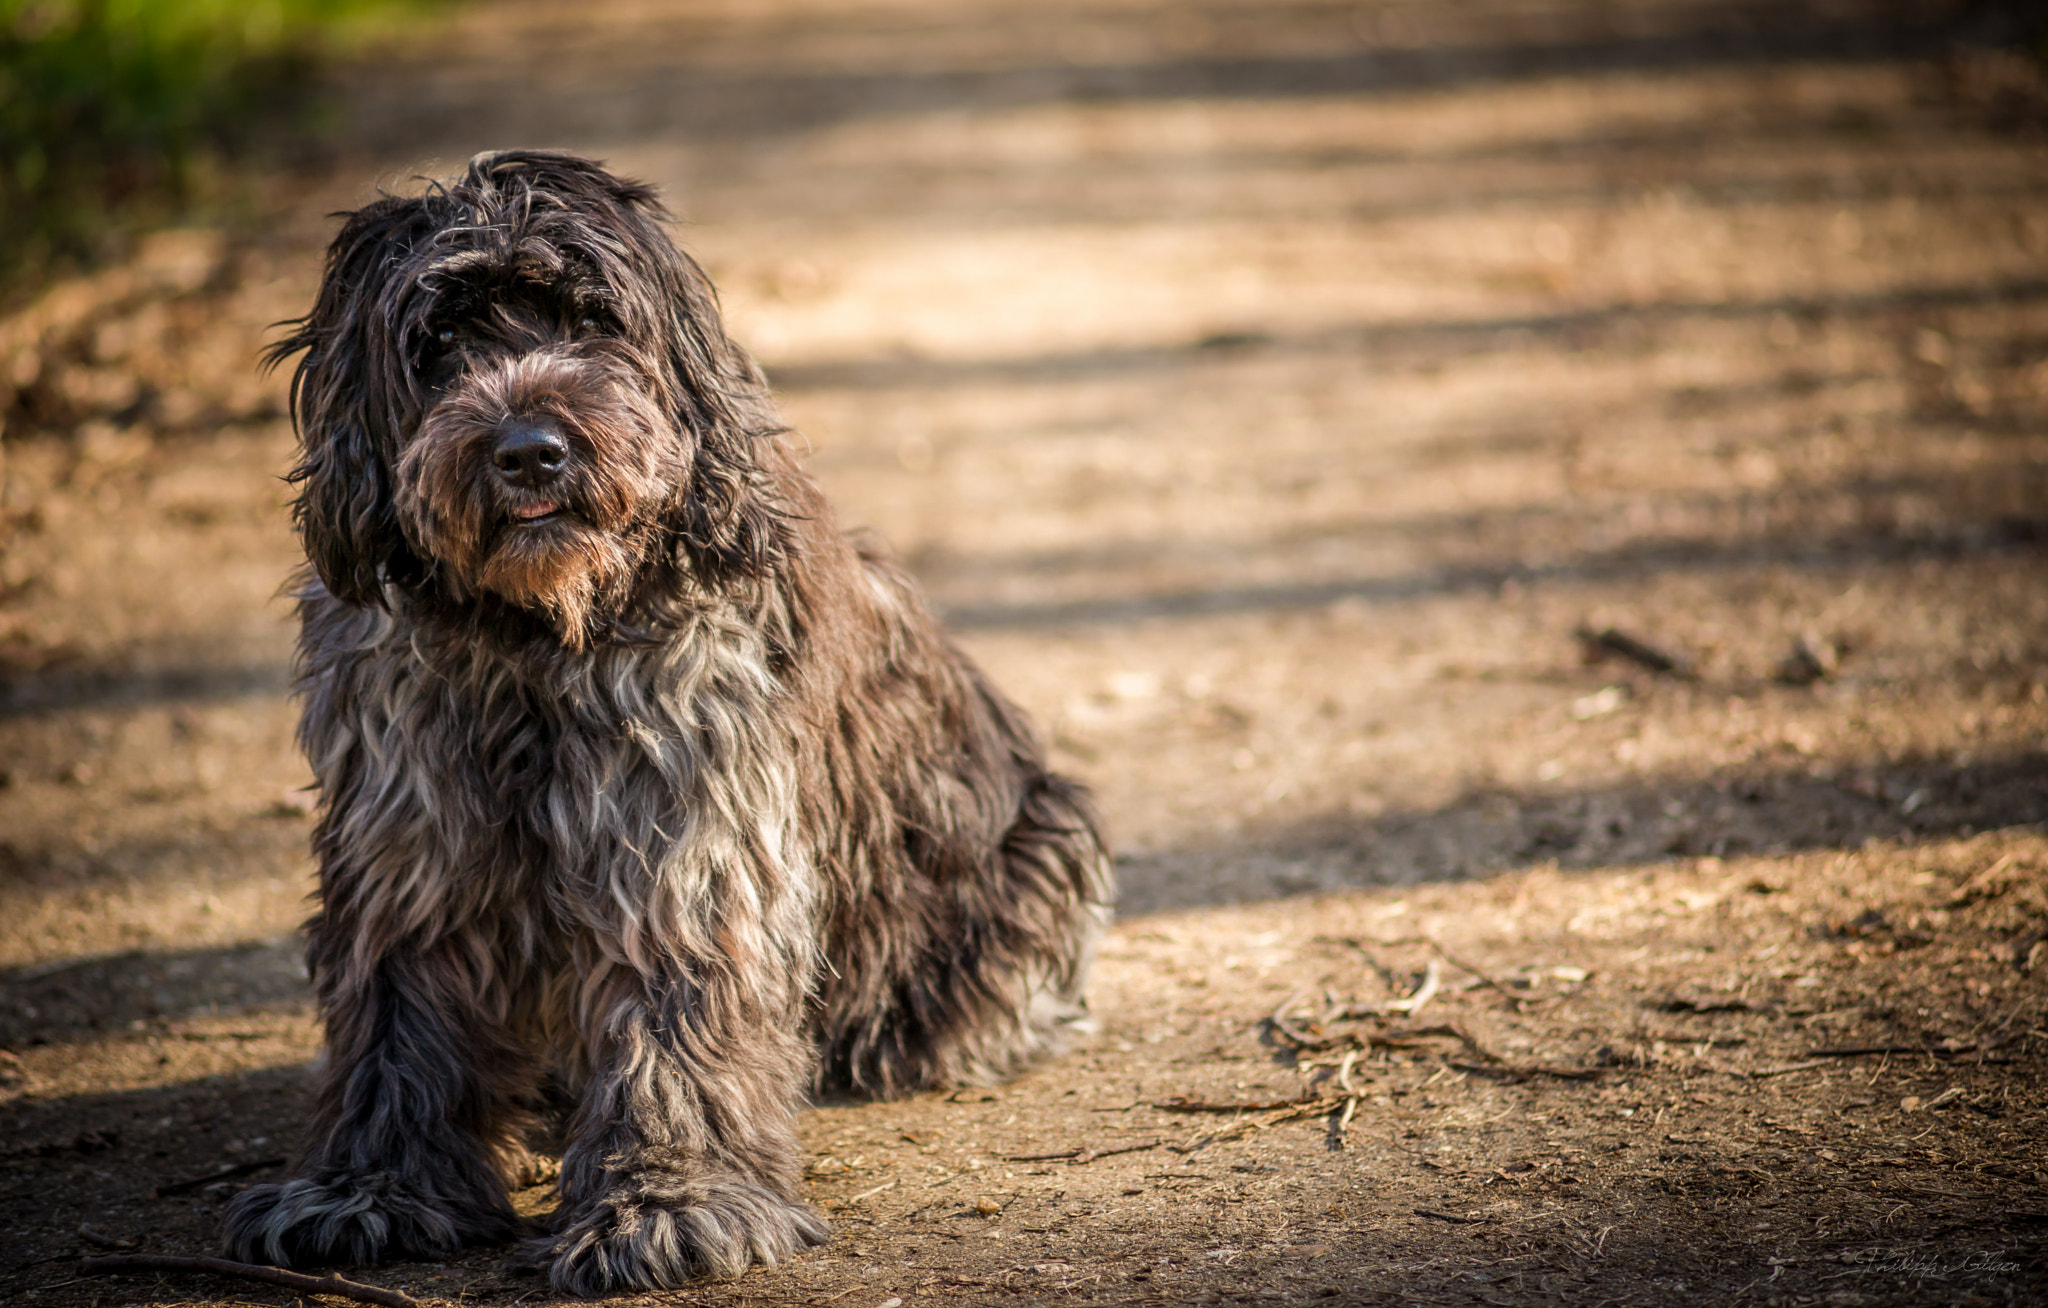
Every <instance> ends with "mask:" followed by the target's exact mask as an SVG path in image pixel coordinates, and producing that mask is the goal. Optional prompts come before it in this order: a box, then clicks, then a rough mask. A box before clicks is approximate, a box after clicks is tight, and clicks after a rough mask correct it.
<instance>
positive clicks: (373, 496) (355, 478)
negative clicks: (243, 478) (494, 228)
mask: <svg viewBox="0 0 2048 1308" xmlns="http://www.w3.org/2000/svg"><path fill="white" fill-rule="evenodd" d="M431 228H432V220H431V217H430V215H429V213H428V211H427V202H426V201H423V200H415V199H396V198H392V199H385V200H380V201H378V202H377V203H375V204H371V205H369V206H367V207H365V208H362V209H359V210H357V211H356V212H355V213H353V214H351V215H349V219H348V221H347V223H345V224H344V225H343V227H342V229H341V234H340V235H339V236H337V237H335V239H334V244H333V245H331V246H329V247H328V251H327V266H326V271H325V275H324V276H323V277H322V279H321V283H320V295H319V298H318V299H317V300H316V301H315V302H314V305H313V311H312V312H311V313H309V314H307V315H306V316H305V317H304V318H301V319H298V320H297V321H296V322H294V323H293V324H291V325H292V326H293V328H294V330H293V332H292V334H291V335H290V336H288V337H286V338H285V339H284V340H282V341H279V342H278V343H277V344H276V345H273V346H271V347H270V349H269V350H267V351H266V352H265V355H264V361H265V362H266V363H267V364H268V365H270V366H273V367H274V366H276V365H277V364H279V363H281V362H283V361H284V360H286V359H288V358H290V357H291V356H292V355H294V354H297V353H299V352H300V351H304V352H305V357H304V358H302V359H300V360H299V366H298V370H297V371H296V372H295V373H294V374H293V375H292V393H291V408H292V423H293V425H294V426H295V427H296V428H297V429H298V433H299V460H298V463H297V465H296V466H295V467H293V469H292V471H291V473H290V474H289V479H290V480H291V481H293V482H294V483H296V484H297V485H298V487H299V494H298V498H297V499H296V500H294V501H293V503H292V518H293V521H294V522H295V523H296V524H297V526H298V529H299V535H300V536H301V537H302V538H303V540H304V542H305V547H306V557H307V558H308V559H309V560H310V561H311V562H312V564H313V568H314V570H315V571H316V572H318V573H319V574H320V580H321V581H322V582H323V583H325V585H326V587H327V589H328V591H329V592H330V593H332V594H333V595H334V596H335V597H336V598H338V599H342V600H346V601H348V602H350V603H352V604H370V605H376V606H379V607H382V606H383V605H384V604H385V598H384V581H385V579H386V578H387V577H388V578H391V579H393V580H410V579H413V578H414V577H415V576H416V575H417V574H418V573H419V571H420V569H421V564H420V562H419V560H418V558H417V557H416V556H415V555H414V554H413V553H412V551H411V550H410V548H408V546H407V545H406V541H405V536H404V533H403V532H402V531H401V529H400V527H399V523H398V513H397V506H396V504H395V502H394V500H393V496H392V484H391V474H390V470H389V462H388V459H387V458H386V454H387V452H388V451H389V450H390V448H391V446H390V443H389V439H388V438H389V434H390V428H391V426H392V424H393V423H394V422H395V421H397V420H398V415H397V414H396V413H395V412H394V411H393V409H392V403H393V401H394V400H396V399H399V398H401V397H405V396H407V395H408V393H409V387H408V385H407V383H406V381H405V366H404V361H403V360H402V359H398V358H396V357H389V356H390V355H391V346H390V345H389V341H390V340H391V337H392V332H391V326H392V324H391V323H389V322H386V321H384V319H385V318H386V317H387V316H389V315H391V314H392V313H393V312H394V306H393V304H392V303H391V297H390V296H389V295H388V294H387V289H388V286H389V284H390V282H391V280H392V279H393V278H394V277H398V276H402V275H404V274H403V266H404V265H405V264H406V262H407V256H408V255H409V254H410V253H411V252H412V250H413V249H414V248H415V247H416V245H417V242H418V240H419V239H422V238H423V237H424V236H425V235H426V234H427V233H428V232H429V231H431Z"/></svg>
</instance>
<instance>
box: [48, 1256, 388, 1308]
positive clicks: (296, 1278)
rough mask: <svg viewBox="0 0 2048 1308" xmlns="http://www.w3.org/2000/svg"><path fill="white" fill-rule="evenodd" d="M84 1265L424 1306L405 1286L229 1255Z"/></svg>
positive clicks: (98, 1270)
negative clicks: (235, 1279) (208, 1275)
mask: <svg viewBox="0 0 2048 1308" xmlns="http://www.w3.org/2000/svg"><path fill="white" fill-rule="evenodd" d="M82 1268H83V1270H84V1272H85V1274H86V1275H88V1276H105V1275H108V1274H110V1273H118V1272H212V1273H214V1274H216V1275H219V1276H239V1277H241V1278H242V1279H243V1280H246V1281H267V1282H269V1283H270V1284H271V1285H282V1286H285V1287H287V1288H289V1289H293V1290H301V1291H304V1292H305V1293H307V1294H331V1295H333V1296H334V1297H335V1298H337V1299H353V1300H355V1301H356V1302H357V1303H375V1304H383V1305H385V1308H421V1304H420V1301H419V1300H418V1299H415V1298H413V1297H412V1296H411V1295H409V1294H407V1293H406V1292H405V1291H403V1290H386V1289H384V1288H383V1287H382V1286H376V1285H364V1284H362V1283H360V1282H358V1281H351V1280H348V1279H346V1278H345V1277H341V1276H335V1275H327V1276H307V1275H305V1274H304V1273H302V1272H288V1271H286V1270H285V1269H284V1268H282V1267H268V1266H265V1265H262V1264H260V1263H236V1262H230V1261H228V1260H227V1259H225V1258H188V1257H181V1256H177V1255H173V1254H101V1255H99V1256H97V1257H93V1258H88V1259H86V1260H85V1261H84V1263H83V1264H82Z"/></svg>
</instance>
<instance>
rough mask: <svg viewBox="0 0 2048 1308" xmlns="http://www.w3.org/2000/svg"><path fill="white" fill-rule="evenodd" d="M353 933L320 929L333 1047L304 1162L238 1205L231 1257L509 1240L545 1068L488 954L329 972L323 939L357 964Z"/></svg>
mask: <svg viewBox="0 0 2048 1308" xmlns="http://www.w3.org/2000/svg"><path fill="white" fill-rule="evenodd" d="M347 937H348V933H347V932H346V931H345V930H341V929H339V928H338V927H337V926H336V924H335V923H333V922H332V921H330V920H322V921H317V922H316V923H315V924H314V926H313V954H314V955H315V963H316V968H315V972H316V977H317V978H318V980H319V982H320V989H321V1007H322V1008H323V1010H324V1015H325V1017H326V1022H327V1053H326V1065H325V1067H324V1068H323V1070H322V1073H321V1084H320V1088H319V1091H318V1094H317V1096H316V1099H315V1103H314V1110H313V1121H312V1125H311V1130H310V1139H309V1143H308V1147H307V1150H306V1154H305V1157H304V1158H303V1160H302V1161H301V1162H300V1163H299V1166H298V1168H297V1169H296V1174H295V1175H294V1176H292V1177H291V1178H290V1179H289V1180H286V1181H284V1182H283V1183H281V1184H274V1185H257V1186H252V1187H250V1188H249V1189H248V1190H246V1191H244V1192H243V1193H242V1194H241V1196H240V1197H239V1198H237V1199H236V1201H235V1203H234V1205H233V1207H232V1208H230V1209H229V1211H228V1218H227V1241H226V1243H227V1248H228V1251H229V1252H230V1253H231V1254H232V1255H234V1256H235V1257H237V1258H242V1259H248V1260H255V1261H264V1262H274V1263H280V1264H284V1265H287V1266H320V1265H323V1264H328V1263H370V1262H376V1261H378V1260H380V1259H385V1258H391V1257H396V1256H399V1255H402V1254H419V1255H427V1256H442V1255H446V1254H450V1253H453V1252H454V1251H456V1250H457V1249H459V1248H461V1247H462V1246H464V1245H469V1244H492V1243H498V1242H501V1241H505V1240H509V1239H511V1238H512V1237H513V1236H515V1235H516V1234H518V1222H517V1219H516V1218H515V1216H514V1215H513V1212H512V1207H511V1204H510V1202H509V1201H508V1199H507V1197H506V1173H507V1172H508V1171H509V1170H511V1169H513V1168H514V1167H516V1166H517V1165H518V1163H519V1162H520V1161H521V1160H522V1159H523V1158H524V1156H525V1150H524V1146H523V1143H522V1140H521V1135H522V1132H523V1128H524V1127H525V1125H526V1122H527V1115H526V1111H525V1109H524V1106H523V1104H522V1102H521V1101H522V1100H523V1099H524V1098H525V1097H526V1096H527V1095H528V1094H530V1092H531V1090H532V1088H533V1087H532V1080H533V1077H532V1060H531V1058H530V1057H529V1056H528V1055H527V1053H526V1051H525V1050H524V1049H523V1048H521V1047H520V1046H519V1045H518V1044H517V1042H516V1040H515V1039H514V1037H513V1036H512V1035H511V1034H510V1033H509V1032H508V1031H507V1030H506V1028H505V1026H504V1024H503V1022H502V1021H500V1020H496V1018H497V1015H496V1014H494V1013H493V1012H492V1011H491V1009H492V1007H493V1000H494V998H495V995H494V991H496V990H497V988H498V983H499V981H500V980H501V979H500V978H497V977H496V975H495V970H494V968H493V966H492V965H491V963H490V962H489V960H488V955H487V954H486V953H485V952H484V951H483V950H481V949H479V948H475V947H474V946H476V945H477V943H478V942H477V941H463V940H459V939H448V940H443V941H441V942H440V943H439V944H438V945H433V946H426V947H420V946H417V945H414V944H410V943H408V944H407V945H406V946H404V947H401V948H395V949H393V950H391V951H390V952H389V953H387V954H386V955H385V956H384V957H382V958H381V959H377V960H374V961H368V962H363V963H360V964H356V965H353V966H352V965H349V964H346V963H338V962H337V963H336V965H334V966H331V967H324V966H321V965H320V964H321V959H320V955H321V954H322V953H323V950H322V946H323V944H326V945H332V946H336V949H335V950H334V951H332V952H333V954H335V955H345V954H346V949H347V944H348V943H349V942H348V938H347ZM465 946H469V947H465Z"/></svg>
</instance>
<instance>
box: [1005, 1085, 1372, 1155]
mask: <svg viewBox="0 0 2048 1308" xmlns="http://www.w3.org/2000/svg"><path fill="white" fill-rule="evenodd" d="M1328 1102H1334V1101H1333V1100H1331V1098H1330V1096H1329V1095H1303V1096H1302V1097H1301V1098H1299V1099H1268V1100H1262V1101H1259V1102H1255V1103H1245V1102H1239V1101H1232V1100H1227V1099H1226V1100H1215V1099H1187V1098H1181V1097H1175V1098H1173V1099H1162V1100H1158V1101H1156V1102H1154V1103H1153V1105H1152V1106H1153V1107H1154V1108H1156V1109H1158V1110H1159V1111H1160V1112H1162V1113H1266V1112H1271V1111H1272V1110H1274V1109H1276V1108H1304V1107H1307V1106H1309V1105H1312V1104H1320V1103H1328ZM1048 1156H1049V1157H1055V1158H1057V1157H1059V1156H1060V1155H1058V1154H1053V1155H1048ZM1011 1161H1012V1162H1026V1161H1029V1160H1027V1159H1021V1158H1020V1159H1012V1160H1011Z"/></svg>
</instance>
